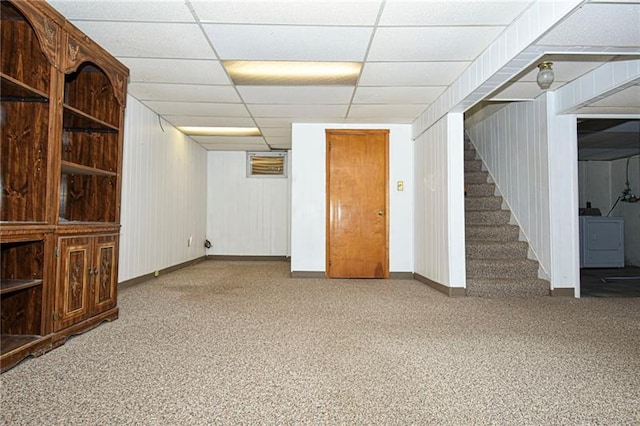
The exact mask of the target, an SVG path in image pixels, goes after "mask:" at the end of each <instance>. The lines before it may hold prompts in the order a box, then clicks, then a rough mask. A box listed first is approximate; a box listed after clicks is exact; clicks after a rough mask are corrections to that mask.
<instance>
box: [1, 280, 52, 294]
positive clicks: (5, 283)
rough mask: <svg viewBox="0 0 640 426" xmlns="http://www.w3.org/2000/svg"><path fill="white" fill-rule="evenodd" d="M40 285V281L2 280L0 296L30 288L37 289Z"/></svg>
mask: <svg viewBox="0 0 640 426" xmlns="http://www.w3.org/2000/svg"><path fill="white" fill-rule="evenodd" d="M40 285H42V280H40V279H33V280H15V279H9V280H7V279H2V281H0V294H8V293H13V292H16V291H20V290H24V289H27V288H31V287H37V286H40Z"/></svg>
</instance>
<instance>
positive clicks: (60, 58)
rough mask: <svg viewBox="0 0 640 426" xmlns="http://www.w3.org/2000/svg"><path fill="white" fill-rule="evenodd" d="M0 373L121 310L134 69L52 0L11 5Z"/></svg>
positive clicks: (1, 114) (5, 4) (5, 33)
mask: <svg viewBox="0 0 640 426" xmlns="http://www.w3.org/2000/svg"><path fill="white" fill-rule="evenodd" d="M1 7H2V10H1V11H0V16H1V19H2V26H1V29H2V34H1V36H2V39H1V43H2V45H1V53H0V55H1V61H0V78H1V80H2V87H1V89H0V97H1V107H0V129H1V136H2V139H1V145H2V147H1V153H0V155H1V157H0V162H1V176H0V179H1V190H2V193H1V200H0V216H1V217H0V221H1V223H0V242H1V245H2V252H1V254H0V263H1V270H0V303H1V305H2V306H1V311H0V315H1V338H0V350H1V357H0V368H1V370H2V371H5V370H7V369H9V368H11V367H12V366H14V365H15V364H17V363H18V362H20V361H21V360H22V359H23V358H25V357H27V356H29V355H35V356H38V355H41V354H43V353H45V352H47V351H49V350H51V349H53V348H55V347H57V346H59V345H61V344H63V343H64V342H65V341H66V339H67V338H68V337H69V336H70V335H72V334H76V333H80V332H83V331H85V330H88V329H89V328H91V327H94V326H96V325H98V324H99V323H101V322H102V321H105V320H107V321H111V320H114V319H116V318H117V317H118V308H117V306H116V297H117V279H118V235H119V230H120V225H119V222H120V188H121V186H122V136H123V135H122V133H123V124H124V108H125V100H126V83H127V79H128V73H129V71H128V69H127V68H126V67H125V66H124V65H122V64H121V63H120V62H118V61H117V60H116V59H115V58H113V57H112V56H111V55H109V54H108V53H107V52H106V51H105V50H104V49H102V48H101V47H100V46H98V45H97V44H96V43H95V42H93V41H92V40H90V39H89V38H88V37H87V36H86V35H84V34H83V33H82V32H81V31H80V30H78V29H77V28H76V27H75V26H73V25H72V24H71V23H70V22H68V21H66V20H65V19H64V17H63V16H62V15H61V14H59V13H58V12H57V11H55V10H54V9H53V8H52V7H51V6H49V5H48V4H47V3H45V2H43V1H34V0H29V1H25V0H20V1H4V0H3V1H2V2H1Z"/></svg>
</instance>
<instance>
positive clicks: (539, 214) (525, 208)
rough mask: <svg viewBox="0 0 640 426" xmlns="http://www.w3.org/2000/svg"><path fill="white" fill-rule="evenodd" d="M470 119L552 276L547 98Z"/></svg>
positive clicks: (497, 179)
mask: <svg viewBox="0 0 640 426" xmlns="http://www.w3.org/2000/svg"><path fill="white" fill-rule="evenodd" d="M465 124H466V128H467V132H468V134H469V137H470V138H471V140H472V142H473V143H474V145H475V147H476V149H477V151H478V154H479V155H480V157H481V158H482V160H483V161H484V163H485V164H486V166H487V168H488V171H489V174H490V175H491V176H492V178H493V180H494V181H495V183H496V186H497V187H498V189H499V191H500V193H501V194H502V195H503V197H504V200H505V201H506V203H507V204H508V206H509V208H510V209H511V212H512V214H513V216H514V217H515V219H516V221H517V223H518V224H519V225H520V227H521V229H522V232H523V233H524V235H525V238H526V239H527V240H528V241H529V244H530V246H531V249H532V250H533V252H534V253H535V255H536V257H537V258H538V261H539V262H540V266H541V267H542V269H543V271H544V275H547V277H548V276H550V275H549V274H550V268H551V238H550V232H551V231H550V229H551V228H550V223H549V169H548V167H549V166H548V161H549V153H548V140H547V103H546V97H545V96H540V97H538V98H537V99H536V100H535V101H533V102H513V103H511V104H509V105H507V106H506V107H504V108H502V109H499V110H498V111H496V112H495V113H494V114H492V115H489V116H488V117H484V118H482V119H481V120H480V121H477V122H476V121H475V120H474V117H470V118H469V119H467V120H466V122H465ZM574 161H575V160H574Z"/></svg>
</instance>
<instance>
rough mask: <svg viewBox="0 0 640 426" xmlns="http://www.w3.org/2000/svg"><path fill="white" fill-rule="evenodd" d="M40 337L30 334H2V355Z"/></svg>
mask: <svg viewBox="0 0 640 426" xmlns="http://www.w3.org/2000/svg"><path fill="white" fill-rule="evenodd" d="M40 339H42V336H38V335H30V334H3V335H2V336H0V343H2V344H0V349H1V353H2V355H4V354H7V353H9V352H11V351H13V350H14V349H18V348H20V347H22V346H25V345H28V344H29V343H32V342H36V341H38V340H40Z"/></svg>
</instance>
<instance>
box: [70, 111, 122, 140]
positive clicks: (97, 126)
mask: <svg viewBox="0 0 640 426" xmlns="http://www.w3.org/2000/svg"><path fill="white" fill-rule="evenodd" d="M63 128H64V130H65V131H68V132H104V133H118V130H119V129H118V127H117V126H113V125H111V124H109V123H107V122H105V121H102V120H99V119H97V118H95V117H93V116H91V115H89V114H87V113H85V112H83V111H80V110H79V109H76V108H74V107H72V106H71V105H67V104H64V120H63Z"/></svg>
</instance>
